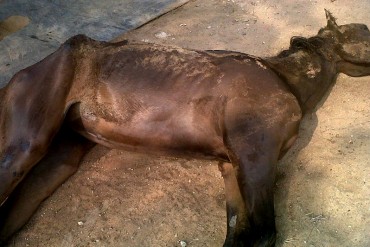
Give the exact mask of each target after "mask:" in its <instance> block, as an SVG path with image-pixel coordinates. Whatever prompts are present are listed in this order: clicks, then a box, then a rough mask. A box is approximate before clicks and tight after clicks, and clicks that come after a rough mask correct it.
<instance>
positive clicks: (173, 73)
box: [0, 12, 370, 246]
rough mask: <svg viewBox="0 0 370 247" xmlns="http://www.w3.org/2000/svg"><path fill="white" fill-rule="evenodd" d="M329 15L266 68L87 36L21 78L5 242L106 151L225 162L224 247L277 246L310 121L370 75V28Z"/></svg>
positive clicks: (5, 167)
mask: <svg viewBox="0 0 370 247" xmlns="http://www.w3.org/2000/svg"><path fill="white" fill-rule="evenodd" d="M326 16H327V26H326V27H324V28H322V29H321V30H320V31H319V33H318V34H317V35H316V36H314V37H311V38H302V37H293V38H292V39H291V44H290V48H289V49H288V50H286V51H283V52H281V53H280V54H279V55H277V56H276V57H271V58H266V59H260V58H256V57H253V56H250V55H246V54H243V53H237V52H230V51H193V50H185V49H181V48H174V47H165V46H160V45H154V44H142V43H133V44H131V43H127V42H121V43H106V42H98V41H94V40H92V39H89V38H87V37H85V36H82V35H78V36H75V37H72V38H71V39H69V40H68V41H67V42H65V43H64V44H63V45H62V46H61V47H60V48H59V49H58V50H57V51H56V52H55V53H53V54H51V55H49V56H48V57H46V58H45V59H43V60H42V61H40V62H39V63H37V64H35V65H32V66H30V67H28V68H26V69H24V70H22V71H20V72H18V73H17V74H16V75H15V76H14V77H13V78H12V79H11V81H10V82H9V84H8V85H7V86H6V87H5V88H3V89H1V91H0V99H1V103H2V105H1V108H0V137H1V141H0V203H1V204H2V205H1V208H0V220H1V221H0V240H1V241H4V242H5V241H6V239H8V238H9V237H10V236H11V235H12V234H13V233H14V232H16V231H17V230H18V229H19V228H20V227H22V225H24V224H25V222H26V221H27V220H28V219H29V218H30V217H31V215H32V214H33V212H34V211H35V210H36V209H37V207H38V205H39V204H40V203H41V202H42V201H43V200H44V199H45V198H47V197H48V196H49V195H50V194H51V193H52V192H53V191H54V190H55V189H57V188H58V186H59V185H60V184H61V183H63V182H64V181H65V180H66V179H67V178H68V177H69V176H71V175H72V174H73V173H74V172H75V171H76V169H77V168H78V163H79V162H80V160H81V158H82V157H83V155H84V154H85V153H86V152H87V150H88V149H89V147H91V143H99V144H102V145H104V146H107V147H112V148H120V149H126V150H133V151H145V152H153V153H160V154H165V155H177V156H186V157H195V158H208V159H216V160H219V161H220V163H219V168H220V171H221V172H222V175H223V178H224V182H225V187H226V203H227V236H226V240H225V244H224V246H274V244H275V238H276V229H275V218H274V204H273V202H274V193H273V187H274V179H275V166H276V163H277V161H278V160H279V158H281V157H282V156H283V155H284V153H285V152H286V151H287V150H288V149H289V148H290V147H291V146H292V144H293V143H294V140H295V139H296V138H297V135H298V127H299V124H300V121H301V118H302V113H306V112H308V111H311V110H314V109H315V106H316V105H317V103H318V102H319V101H320V100H321V99H322V98H323V96H324V94H325V93H326V92H327V91H328V89H329V88H330V87H331V86H332V84H333V83H334V82H335V80H336V77H337V74H338V73H345V74H347V75H350V76H366V75H370V32H369V29H368V28H367V27H366V25H363V24H348V25H342V26H338V25H337V24H336V22H335V19H334V18H333V17H332V16H331V14H330V13H329V12H326ZM229 163H231V164H232V166H231V165H229ZM31 169H32V170H31Z"/></svg>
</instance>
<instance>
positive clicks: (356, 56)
mask: <svg viewBox="0 0 370 247" xmlns="http://www.w3.org/2000/svg"><path fill="white" fill-rule="evenodd" d="M325 12H326V19H327V21H328V22H327V26H326V27H325V28H322V29H321V30H320V31H319V34H318V36H321V37H325V38H326V39H329V40H330V41H331V42H333V45H334V46H333V49H334V53H335V54H336V60H337V68H338V72H342V73H344V74H347V75H349V76H366V75H370V31H369V29H368V27H367V26H366V25H364V24H356V23H353V24H347V25H338V24H337V23H336V21H335V18H334V17H333V16H332V14H331V13H330V12H329V11H327V10H325Z"/></svg>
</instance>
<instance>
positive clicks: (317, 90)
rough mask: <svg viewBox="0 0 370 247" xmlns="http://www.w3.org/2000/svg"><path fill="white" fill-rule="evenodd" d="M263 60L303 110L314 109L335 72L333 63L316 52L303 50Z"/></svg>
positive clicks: (333, 79)
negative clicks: (283, 82) (284, 84)
mask: <svg viewBox="0 0 370 247" xmlns="http://www.w3.org/2000/svg"><path fill="white" fill-rule="evenodd" d="M265 60H266V62H267V63H268V64H269V65H270V67H271V68H272V69H273V70H274V71H276V73H277V74H278V75H279V76H280V77H282V78H283V80H284V81H285V82H286V84H287V85H288V86H289V88H290V90H291V91H292V93H293V94H294V95H295V96H296V98H297V99H298V101H299V103H300V105H301V108H302V110H303V111H304V112H309V111H312V110H314V109H315V107H316V105H317V104H318V102H319V101H320V100H321V99H322V98H323V97H324V96H325V93H326V92H327V91H328V90H329V88H330V86H331V85H332V84H333V82H334V81H335V78H336V74H337V73H336V71H335V65H334V64H333V63H331V62H329V61H327V60H325V59H324V58H323V57H322V56H320V55H319V54H317V53H312V52H307V51H305V50H299V51H296V52H294V53H290V54H289V55H286V56H276V57H270V58H266V59H265Z"/></svg>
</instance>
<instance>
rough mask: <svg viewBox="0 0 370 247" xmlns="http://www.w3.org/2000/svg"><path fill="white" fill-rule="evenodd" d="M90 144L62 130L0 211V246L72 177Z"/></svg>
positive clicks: (66, 130)
mask: <svg viewBox="0 0 370 247" xmlns="http://www.w3.org/2000/svg"><path fill="white" fill-rule="evenodd" d="M92 146H93V144H92V143H91V142H89V141H88V140H86V139H85V138H83V137H81V136H79V135H78V134H76V133H74V132H72V131H71V130H69V129H67V128H62V130H61V131H60V132H59V134H58V135H57V136H56V138H55V139H54V141H53V143H52V144H51V147H50V149H49V151H48V153H47V154H46V155H45V157H44V158H43V159H42V160H41V161H40V162H39V163H38V164H36V166H35V167H34V168H33V169H32V170H31V171H30V172H29V173H28V174H27V176H26V177H25V179H24V180H22V182H21V183H19V185H18V186H17V187H16V189H15V190H14V191H13V193H12V194H11V195H10V196H9V198H8V199H7V201H5V203H4V205H3V206H2V207H1V208H0V245H1V241H6V240H7V239H8V238H9V237H10V236H11V235H13V234H14V233H15V232H16V231H18V230H19V229H20V228H21V227H22V226H23V225H24V224H25V223H26V222H27V221H28V220H29V219H30V217H31V216H32V215H33V213H34V212H35V211H36V209H37V208H38V206H39V205H40V203H41V202H42V201H43V200H45V199H46V198H47V197H48V196H49V195H50V194H51V193H53V191H55V190H56V189H57V188H58V187H59V186H60V185H61V184H62V183H63V182H64V181H65V180H67V179H68V178H69V177H70V176H71V175H73V174H74V173H75V172H76V171H77V168H78V165H79V162H80V160H81V158H82V157H83V156H84V154H85V153H86V152H87V151H88V150H89V149H90V148H91V147H92Z"/></svg>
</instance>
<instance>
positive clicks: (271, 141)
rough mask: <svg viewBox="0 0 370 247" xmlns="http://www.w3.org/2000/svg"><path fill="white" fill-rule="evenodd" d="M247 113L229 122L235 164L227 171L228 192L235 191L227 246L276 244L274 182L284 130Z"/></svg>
mask: <svg viewBox="0 0 370 247" xmlns="http://www.w3.org/2000/svg"><path fill="white" fill-rule="evenodd" d="M239 116H241V117H239ZM243 116H245V115H242V114H240V115H238V117H237V118H234V119H233V122H227V121H226V124H225V136H224V141H225V144H226V146H227V148H228V152H229V153H228V155H229V159H230V160H231V162H232V164H233V167H234V168H233V169H230V168H229V169H228V172H227V174H225V175H224V179H225V185H226V193H228V194H231V196H226V198H227V211H228V212H227V214H228V223H227V227H228V231H227V233H228V235H227V237H226V241H225V244H224V246H225V247H226V246H228V247H229V246H248V247H249V246H251V247H252V246H253V247H254V246H260V247H262V246H263V247H267V246H274V245H275V240H276V228H275V215H274V182H275V168H276V164H277V161H278V157H279V153H280V149H281V141H280V139H281V138H279V135H280V132H279V131H274V130H273V129H271V128H272V127H271V126H270V127H269V126H267V125H266V124H264V121H263V120H262V119H258V118H256V117H253V118H251V117H248V118H247V119H245V118H244V117H243ZM229 119H232V118H229ZM233 180H236V181H237V182H233ZM227 184H229V186H228V185H227ZM230 184H231V185H230ZM241 201H242V202H241Z"/></svg>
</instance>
